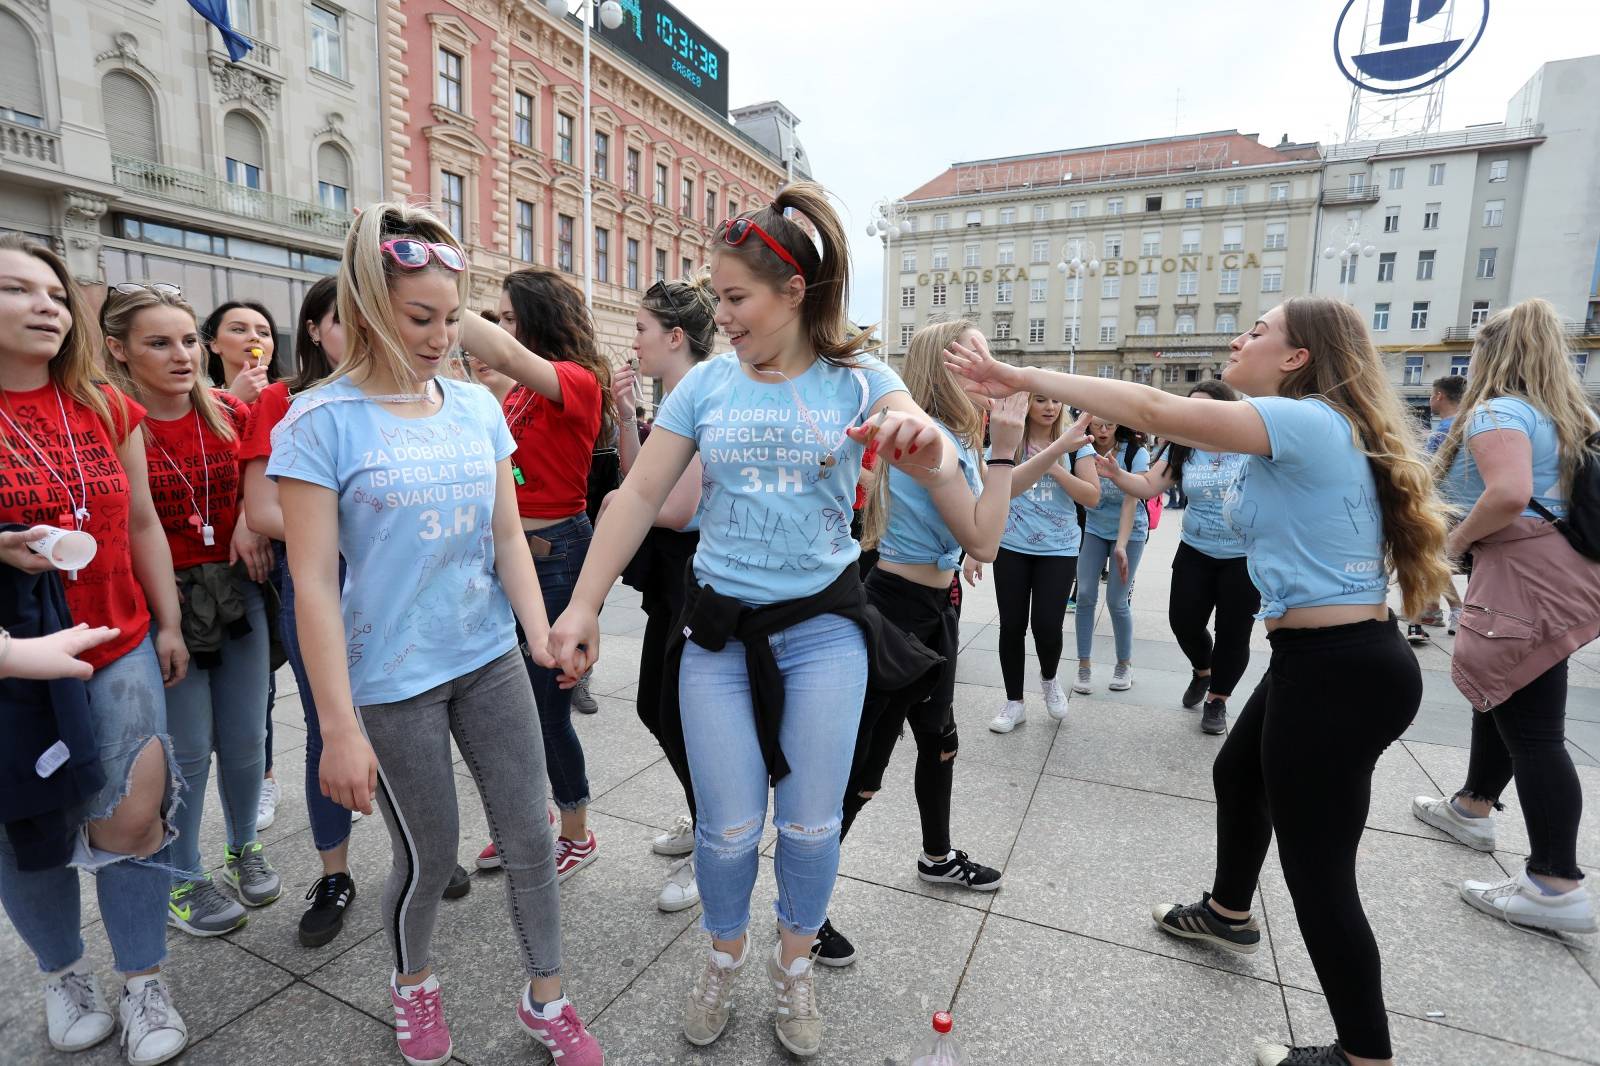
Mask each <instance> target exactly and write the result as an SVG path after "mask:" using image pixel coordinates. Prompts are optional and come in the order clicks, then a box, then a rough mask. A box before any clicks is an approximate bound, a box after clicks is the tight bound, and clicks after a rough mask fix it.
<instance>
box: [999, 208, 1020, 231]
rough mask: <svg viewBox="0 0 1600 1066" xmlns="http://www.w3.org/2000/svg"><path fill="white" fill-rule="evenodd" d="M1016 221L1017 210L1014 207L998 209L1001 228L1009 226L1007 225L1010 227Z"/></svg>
mask: <svg viewBox="0 0 1600 1066" xmlns="http://www.w3.org/2000/svg"><path fill="white" fill-rule="evenodd" d="M1016 221H1017V209H1016V208H1014V207H1002V208H1001V209H1000V224H1001V225H1002V226H1009V225H1011V224H1012V223H1014V222H1016Z"/></svg>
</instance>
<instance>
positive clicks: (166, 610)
mask: <svg viewBox="0 0 1600 1066" xmlns="http://www.w3.org/2000/svg"><path fill="white" fill-rule="evenodd" d="M98 349H99V340H98V333H97V331H96V329H95V323H94V317H93V312H91V311H90V310H89V308H88V307H87V306H86V304H85V302H84V299H83V295H82V293H81V292H80V291H79V289H78V287H77V285H76V284H75V283H74V282H73V280H72V277H71V275H70V274H69V273H68V272H67V268H66V265H65V264H64V263H63V262H62V261H61V259H60V258H59V257H57V256H56V255H54V254H53V253H52V252H50V251H48V250H47V249H45V248H44V247H42V246H40V245H38V244H35V243H33V242H32V241H28V240H26V239H24V238H20V237H16V236H5V237H0V522H7V523H20V524H22V525H25V526H32V527H35V528H34V529H32V530H30V531H28V533H5V534H0V562H3V563H4V564H6V565H8V566H13V567H16V568H17V569H19V570H26V571H30V572H34V573H42V572H43V571H46V570H49V569H50V568H51V567H50V563H49V562H48V561H47V560H46V559H45V558H44V557H43V556H41V555H37V554H35V553H34V552H32V551H31V550H29V549H28V547H27V546H26V542H27V541H30V540H37V539H39V537H41V536H43V535H45V531H44V530H42V529H39V528H37V527H40V526H57V527H62V526H64V527H67V528H73V529H81V530H82V531H84V532H86V533H88V534H89V535H91V536H92V537H94V539H95V541H96V544H97V546H98V550H97V552H96V554H95V557H94V559H93V560H91V561H90V563H89V564H88V565H87V566H85V567H83V569H81V570H80V571H78V572H77V574H76V577H74V576H72V575H67V576H66V578H65V585H66V594H67V597H66V598H67V606H68V608H69V609H70V610H71V612H72V616H73V619H74V620H75V621H78V622H84V623H88V624H89V625H93V626H112V627H115V628H116V629H118V630H119V631H120V632H119V634H118V636H117V638H116V639H114V640H111V641H108V642H106V643H104V644H101V645H100V646H99V647H97V648H93V649H90V650H88V651H85V652H84V653H83V659H84V661H85V662H87V663H88V664H89V665H91V666H92V667H94V670H95V674H94V677H93V678H92V679H91V680H90V681H89V682H88V695H89V708H90V713H91V714H92V716H93V718H94V724H95V731H96V734H97V740H98V744H99V765H100V769H101V770H102V771H103V773H104V777H105V783H104V785H103V786H102V787H101V788H100V790H99V791H98V792H96V793H95V794H93V795H91V796H89V797H87V798H85V799H83V800H81V801H79V803H78V804H77V805H76V806H74V807H73V808H71V810H70V812H69V815H74V816H76V817H79V818H83V819H86V821H85V822H84V824H83V826H82V828H81V830H80V833H79V837H78V841H77V844H76V847H75V849H74V852H73V855H72V857H71V865H68V864H67V863H66V862H62V863H60V864H59V865H55V866H51V867H49V868H46V869H37V868H30V869H28V870H23V869H20V868H19V866H18V861H17V852H16V849H15V847H14V846H13V845H14V843H15V842H14V841H13V840H12V838H11V836H10V834H9V831H4V830H0V901H3V902H4V904H5V910H6V914H7V916H8V917H9V918H10V919H11V922H12V924H13V925H15V926H16V928H17V931H18V932H19V933H20V934H21V935H22V938H23V940H24V941H26V942H27V944H28V947H29V948H30V949H31V950H32V951H33V954H34V958H35V960H36V961H37V962H38V964H39V968H40V970H42V971H43V972H44V973H45V974H47V975H48V978H47V980H46V983H45V988H44V998H45V1012H46V1018H47V1024H48V1027H49V1035H50V1039H51V1042H52V1043H53V1044H54V1045H55V1046H57V1047H65V1048H82V1047H88V1046H90V1045H92V1044H95V1043H98V1042H99V1041H100V1040H103V1039H104V1038H105V1037H107V1036H109V1035H110V1033H111V1031H112V1029H113V1028H115V1025H116V1022H115V1020H114V1018H113V1015H112V1012H111V1010H110V1008H109V1007H108V1006H107V1005H106V1003H105V1001H104V999H103V998H102V996H101V993H100V989H99V986H98V984H97V981H96V978H95V974H94V971H93V969H92V967H91V966H90V965H88V964H87V963H86V962H85V960H84V957H83V950H84V949H83V939H82V937H81V936H80V933H79V927H80V926H81V924H82V915H81V911H80V907H79V902H78V887H79V881H78V871H77V870H75V869H73V866H78V867H80V868H82V869H85V870H89V871H92V872H94V873H96V875H97V876H96V879H95V881H96V889H97V891H98V894H99V897H100V914H101V917H102V918H103V919H104V924H105V930H106V937H107V939H108V940H109V941H110V942H111V949H112V954H113V956H114V957H115V962H116V967H117V969H118V970H119V971H121V972H122V973H123V975H124V977H125V983H124V985H123V987H122V989H121V990H120V991H121V996H120V1002H119V1004H118V1008H117V1012H118V1014H120V1016H121V1021H122V1027H123V1032H124V1040H125V1043H126V1047H127V1049H128V1056H129V1058H130V1060H132V1061H135V1062H158V1061H165V1059H167V1058H169V1057H171V1056H172V1055H175V1054H177V1053H178V1051H179V1050H181V1049H182V1048H183V1046H184V1044H185V1043H187V1042H188V1031H187V1030H186V1029H185V1027H184V1023H183V1019H182V1018H181V1017H180V1016H179V1014H178V1012H177V1010H176V1009H174V1008H173V1006H172V998H171V993H170V991H169V990H168V988H167V986H166V984H165V982H164V981H163V979H162V977H161V974H160V972H159V971H160V966H161V962H162V960H163V959H164V958H165V957H166V927H167V896H168V890H169V886H170V883H171V879H170V876H169V874H168V873H167V871H166V869H165V862H166V855H165V851H164V849H165V846H166V844H167V842H168V841H169V840H170V839H171V834H170V832H169V831H168V827H167V821H166V819H167V817H168V816H169V815H170V814H171V810H172V806H173V802H174V799H175V796H176V789H175V788H174V787H173V783H174V778H173V772H172V769H171V765H172V762H171V754H170V749H169V748H168V746H167V742H166V741H165V740H164V737H165V734H166V732H167V709H166V702H165V700H163V698H162V682H163V681H165V682H166V683H167V684H169V685H171V684H177V683H178V682H180V681H182V680H183V677H184V673H185V671H186V670H187V668H188V665H189V653H188V651H187V649H186V648H185V647H184V643H183V634H182V631H181V629H180V627H179V615H178V592H177V586H176V585H175V584H174V582H173V577H172V556H171V553H170V552H169V551H168V550H167V539H166V537H165V536H163V535H162V532H161V522H160V519H159V518H158V517H157V515H156V511H155V507H154V505H153V504H152V503H151V500H150V490H149V486H148V484H147V482H146V474H145V458H144V436H143V432H142V431H141V429H140V425H139V424H140V422H141V421H143V419H144V408H142V407H140V406H139V405H138V404H137V403H134V402H133V401H132V400H130V399H128V398H127V397H126V396H124V395H123V394H122V393H121V392H118V391H117V390H116V389H113V388H110V387H108V386H97V385H96V384H95V366H96V362H97V357H98V354H99V352H98ZM152 616H153V617H152ZM8 621H10V620H9V619H5V618H0V625H3V624H5V623H6V622H8ZM152 621H153V622H154V627H153V628H154V632H153V633H152ZM52 750H53V749H52ZM40 754H41V756H43V755H46V754H47V753H46V752H41V753H40ZM69 754H70V753H63V752H57V755H58V756H59V757H60V758H61V759H62V760H63V761H65V759H66V758H67V757H68V756H69ZM158 852H160V853H161V854H159V855H158V854H157V853H158ZM152 856H154V861H153V862H149V863H147V862H143V861H141V860H143V859H146V858H150V857H152ZM30 865H31V864H30Z"/></svg>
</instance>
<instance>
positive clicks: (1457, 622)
mask: <svg viewBox="0 0 1600 1066" xmlns="http://www.w3.org/2000/svg"><path fill="white" fill-rule="evenodd" d="M1447 617H1448V618H1449V621H1448V622H1446V623H1445V628H1444V631H1445V632H1446V633H1448V634H1450V635H1451V636H1452V637H1453V636H1455V635H1456V630H1457V629H1459V628H1461V608H1459V607H1452V608H1450V614H1449V615H1448V616H1447Z"/></svg>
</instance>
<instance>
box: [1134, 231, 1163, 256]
mask: <svg viewBox="0 0 1600 1066" xmlns="http://www.w3.org/2000/svg"><path fill="white" fill-rule="evenodd" d="M1139 254H1140V255H1160V254H1161V231H1160V230H1146V231H1145V233H1144V234H1143V235H1142V236H1141V237H1140V238H1139Z"/></svg>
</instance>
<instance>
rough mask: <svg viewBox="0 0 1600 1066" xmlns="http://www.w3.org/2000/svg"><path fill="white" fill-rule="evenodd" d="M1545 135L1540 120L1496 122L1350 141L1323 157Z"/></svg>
mask: <svg viewBox="0 0 1600 1066" xmlns="http://www.w3.org/2000/svg"><path fill="white" fill-rule="evenodd" d="M1543 136H1544V126H1543V125H1542V124H1541V123H1537V122H1535V123H1530V124H1528V125H1525V126H1505V125H1501V124H1499V123H1496V124H1494V125H1492V126H1480V127H1478V128H1477V129H1465V130H1452V131H1450V132H1448V133H1422V134H1418V135H1416V136H1413V137H1395V138H1392V139H1390V140H1386V141H1351V142H1350V143H1348V144H1335V145H1330V146H1329V147H1327V148H1325V149H1323V153H1322V158H1323V159H1325V160H1327V161H1328V162H1330V163H1331V162H1334V161H1336V160H1340V159H1367V158H1370V157H1372V156H1379V155H1405V154H1408V153H1411V152H1429V151H1436V150H1438V149H1441V148H1471V147H1474V146H1478V145H1491V144H1505V143H1508V142H1512V141H1529V140H1535V139H1537V138H1539V137H1543Z"/></svg>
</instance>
